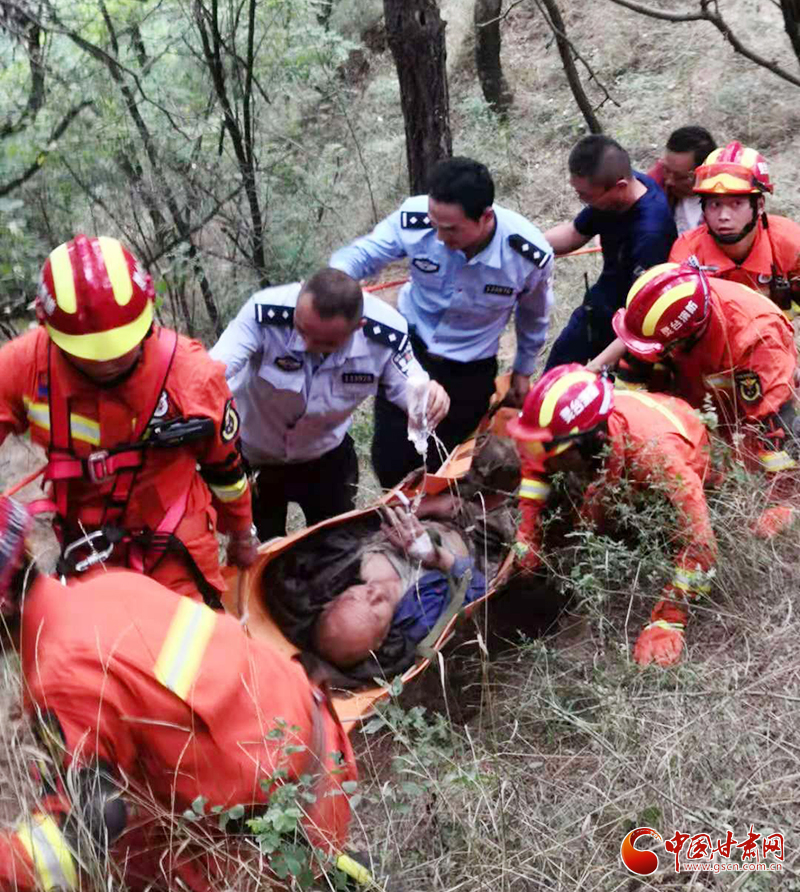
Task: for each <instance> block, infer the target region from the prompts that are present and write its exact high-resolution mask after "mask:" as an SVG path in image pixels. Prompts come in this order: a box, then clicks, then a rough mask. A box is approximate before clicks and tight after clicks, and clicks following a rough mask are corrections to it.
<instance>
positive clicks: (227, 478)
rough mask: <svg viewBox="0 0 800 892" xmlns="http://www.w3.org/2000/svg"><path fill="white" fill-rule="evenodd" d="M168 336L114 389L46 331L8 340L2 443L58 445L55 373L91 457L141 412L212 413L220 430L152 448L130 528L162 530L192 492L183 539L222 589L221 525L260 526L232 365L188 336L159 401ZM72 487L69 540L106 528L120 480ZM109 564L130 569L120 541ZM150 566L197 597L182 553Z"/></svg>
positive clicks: (165, 417)
mask: <svg viewBox="0 0 800 892" xmlns="http://www.w3.org/2000/svg"><path fill="white" fill-rule="evenodd" d="M162 332H163V330H162V329H160V328H159V327H155V328H154V329H153V332H152V334H151V335H150V336H149V337H148V338H146V339H145V340H144V342H143V354H142V356H141V358H140V359H139V362H138V364H137V365H136V367H135V368H134V370H133V372H132V373H131V374H130V375H129V376H128V377H127V378H125V379H124V380H123V381H122V382H121V383H120V384H118V385H116V386H112V387H102V386H100V385H98V384H96V383H94V382H92V381H91V380H90V379H89V378H88V377H86V376H84V375H83V374H81V373H80V372H79V371H77V370H76V369H75V368H74V367H73V366H72V365H70V363H69V362H68V361H67V360H66V359H65V358H64V356H63V354H62V353H61V351H60V350H58V349H57V348H55V346H52V347H51V345H50V341H49V339H48V336H47V332H46V331H45V329H44V328H37V329H34V330H32V331H30V332H27V333H26V334H24V335H22V336H20V337H18V338H15V339H14V340H13V341H11V342H10V343H8V344H6V345H5V346H4V347H3V348H2V349H0V442H2V441H3V440H5V438H6V436H7V435H8V434H9V433H12V432H13V433H16V434H22V433H24V432H25V431H26V430H30V432H31V438H32V440H33V441H34V442H35V443H38V444H39V445H40V446H42V447H43V448H44V449H45V450H48V449H49V448H50V446H51V432H50V406H49V401H48V400H49V390H50V388H49V376H50V375H51V374H52V375H57V376H59V377H58V380H59V382H60V384H61V388H62V389H63V391H64V393H65V395H66V397H67V399H68V409H69V417H70V434H71V443H72V452H73V453H74V455H75V456H77V457H79V458H82V459H86V458H87V457H88V456H89V455H91V454H92V453H95V452H97V451H98V450H113V449H114V447H119V446H122V445H125V444H127V443H129V442H130V438H131V433H132V429H133V426H134V424H135V423H136V419H137V417H138V416H140V415H141V414H142V413H143V412H148V411H150V408H151V407H152V406H153V405H156V408H155V412H154V416H153V419H152V422H151V423H156V422H157V423H163V422H165V421H169V420H170V419H174V418H180V417H201V416H202V417H205V418H209V419H211V420H212V422H213V424H214V435H213V436H208V437H204V438H203V439H201V440H196V441H195V442H192V443H187V444H185V445H183V446H177V447H174V448H157V447H148V448H147V449H146V450H145V453H144V455H145V459H144V464H143V466H142V467H141V468H140V469H139V470H138V471H137V472H136V477H135V480H134V484H133V489H132V491H131V494H130V498H129V500H128V504H127V507H126V508H125V511H124V515H123V518H122V525H123V526H124V528H125V529H126V530H128V531H131V532H134V531H135V532H138V531H141V530H156V529H158V526H159V524H160V523H161V522H162V520H163V518H164V517H165V515H166V513H167V511H168V510H169V508H170V507H171V506H173V505H174V504H176V503H177V502H178V501H179V500H180V499H181V498H184V497H186V499H187V501H186V508H185V511H184V513H183V517H182V519H181V520H180V522H179V524H178V526H177V528H176V529H175V535H176V536H177V538H178V539H180V540H181V541H182V542H183V543H184V545H186V547H187V548H188V550H189V552H190V554H191V555H192V557H193V558H194V561H195V563H196V564H197V566H198V568H199V570H200V571H201V572H202V574H203V575H204V576H205V579H206V580H207V582H208V583H210V585H211V586H212V587H213V588H215V589H217V590H218V591H220V592H221V591H224V590H225V584H224V582H223V580H222V577H221V574H220V570H219V557H218V544H217V540H216V536H215V529H216V528H217V525H218V526H219V529H220V531H221V532H224V533H230V532H234V531H241V530H245V529H248V528H249V526H250V524H251V522H252V519H251V507H250V493H249V488H248V485H247V478H246V475H245V473H244V471H243V469H242V464H241V459H240V456H239V451H238V428H239V422H238V416H237V414H236V410H235V407H234V405H233V402H232V397H231V394H230V391H229V389H228V386H227V383H226V381H225V374H224V368H223V366H222V365H221V364H220V363H218V362H215V361H214V360H212V359H211V358H210V357H209V356H208V354H207V353H206V351H205V349H204V348H203V346H202V345H201V344H200V343H199V342H197V341H191V340H189V339H188V338H184V337H182V336H179V337H178V343H177V348H176V351H175V355H174V358H173V361H172V365H171V367H170V370H169V374H168V375H167V378H166V383H165V386H164V389H163V391H162V393H161V394H160V396H159V399H158V403H157V404H155V402H154V399H153V395H154V393H155V391H156V389H157V388H158V387H159V386H160V384H161V381H158V380H156V376H157V375H158V374H159V372H158V362H156V361H155V351H156V350H157V349H158V345H157V341H158V339H159V338H160V337H161V336H162ZM49 365H50V366H51V367H49ZM198 465H199V471H200V473H199V474H198ZM204 481H205V482H204ZM67 485H68V487H69V490H68V503H67V504H68V508H67V516H66V517H65V518H60V519H59V523H60V526H61V528H62V533H63V537H64V544H65V545H66V544H69V542H70V541H71V540H73V539H75V538H77V537H79V536H80V535H82V533H81V525H82V526H83V528H84V529H86V530H93V529H97V528H98V527H100V526H102V524H103V522H104V514H105V504H106V500H107V498H108V496H109V494H110V493H111V491H112V489H113V486H114V477H109V478H107V479H106V480H101V481H100V482H98V483H93V482H92V481H91V480H90V479H88V477H87V476H84V477H83V478H82V479H72V480H70V481H69V482H68V484H67ZM209 488H210V489H209ZM146 557H147V556H146ZM108 562H109V563H110V564H112V565H113V564H116V565H122V566H126V565H127V564H128V548H127V547H126V545H124V544H120V545H118V546H117V547H116V548H115V549H114V552H113V554H112V555H111V557H110V558H109V561H108ZM154 564H155V566H153V565H154ZM144 569H145V571H146V572H147V573H148V574H149V575H152V576H154V578H156V579H158V580H159V581H161V582H162V583H163V584H164V585H166V586H168V587H170V588H172V589H173V590H174V591H178V592H180V593H182V594H189V595H192V596H194V597H198V591H197V587H196V583H195V581H194V579H193V578H192V575H191V573H190V572H189V570H188V568H187V566H186V561H185V560H183V559H182V558H181V557H180V556H179V555H173V554H166V555H158V554H155V555H151V556H150V560H149V562H148V561H147V560H145V565H144Z"/></svg>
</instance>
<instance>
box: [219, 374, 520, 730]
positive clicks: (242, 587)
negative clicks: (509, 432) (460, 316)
mask: <svg viewBox="0 0 800 892" xmlns="http://www.w3.org/2000/svg"><path fill="white" fill-rule="evenodd" d="M508 381H509V378H508V376H505V377H503V378H500V379H498V390H499V391H500V392H499V393H497V394H495V401H496V402H495V405H499V400H500V399H501V398H502V397H501V396H500V394H501V393H504V392H505V390H506V389H507V388H508ZM514 415H516V410H514V409H507V408H502V409H494V408H493V409H490V411H489V413H488V414H487V416H486V418H485V419H484V421H483V422H482V423H481V425H480V427H479V429H478V431H477V432H476V437H477V434H479V433H484V432H491V433H494V434H498V435H499V436H504V435H505V426H506V423H507V422H508V420H509V419H510V418H511V417H513V416H514ZM476 437H473V438H472V439H470V440H467V441H466V442H464V443H462V444H461V445H460V446H458V447H456V448H455V449H454V450H453V452H452V453H451V454H450V456H449V458H448V459H447V461H446V462H445V463H444V464H443V465H442V467H441V468H440V469H439V471H438V472H437V473H436V474H427V475H426V476H425V477H424V478H423V480H422V483H421V484H419V485H418V486H407V485H406V484H405V483H401V484H400V485H399V486H398V487H396V488H395V489H393V490H391V491H390V492H388V493H386V494H385V495H384V496H383V497H382V498H380V499H378V500H377V501H376V502H375V503H374V504H373V505H371V506H370V507H368V508H364V509H360V510H357V511H350V512H348V513H347V514H341V515H339V516H338V517H333V518H331V519H330V520H325V521H322V522H321V523H318V524H316V525H315V526H313V527H307V528H305V529H302V530H298V531H297V532H295V533H291V534H290V535H288V536H285V537H284V538H281V539H275V540H273V541H272V542H267V543H265V544H263V545H262V546H261V547H260V548H259V557H258V558H257V560H256V562H255V563H254V564H253V565H252V566H251V567H248V568H247V570H245V571H243V572H239V571H237V570H236V569H235V568H233V567H230V568H228V567H224V568H223V575H224V576H225V577H226V580H227V581H228V583H229V588H228V591H227V593H226V594H225V595H224V596H223V599H222V600H223V603H224V604H225V607H226V609H227V610H229V611H230V612H231V613H234V614H237V613H240V614H241V611H242V610H244V611H245V612H246V614H247V630H248V632H249V634H251V635H252V636H253V637H254V638H258V639H260V640H261V641H266V642H268V643H269V644H270V645H271V646H272V647H274V648H276V649H277V650H280V651H281V652H283V653H285V654H288V655H294V654H296V653H297V652H298V650H297V648H296V647H295V646H294V645H293V644H292V643H291V642H289V641H288V640H287V639H286V638H285V637H284V635H283V633H282V632H281V630H280V629H279V628H278V626H277V624H276V623H275V621H274V620H273V618H272V615H271V614H270V610H269V592H265V591H264V590H263V589H264V587H263V586H262V584H261V578H262V576H263V574H264V570H265V568H266V567H267V565H268V564H269V562H270V561H271V560H273V558H275V557H276V556H277V555H279V554H281V553H282V552H284V551H286V550H287V549H289V548H291V547H292V546H293V545H294V544H295V543H296V542H298V541H299V540H301V539H303V538H304V537H305V536H308V535H310V534H311V533H313V532H316V531H317V530H321V529H325V528H328V527H333V526H336V525H338V524H341V523H344V522H346V521H348V520H350V519H352V518H356V517H363V516H364V515H366V514H369V513H370V512H371V511H374V510H375V508H376V507H377V506H378V505H391V504H400V502H401V499H400V497H399V496H398V494H397V493H398V490H399V491H401V492H402V493H403V495H405V496H406V498H408V499H409V500H411V499H413V498H414V496H416V495H417V494H418V492H419V491H420V490H422V492H423V493H424V494H426V495H437V494H438V493H441V492H444V491H446V490H449V489H452V488H453V487H454V486H455V484H456V482H457V481H458V480H460V479H461V478H463V477H464V476H465V475H466V473H467V471H469V469H470V466H471V465H472V456H473V453H474V450H475V444H476ZM512 564H513V557H512V555H511V553H510V549H509V553H508V554H507V555H506V557H505V559H504V560H503V561H502V563H501V565H500V568H499V569H498V571H497V573H496V574H495V576H494V578H493V579H492V580H490V581H487V582H488V587H487V591H486V594H485V595H484V596H483V597H481V598H479V599H477V600H475V601H473V602H472V603H470V604H469V605H466V606H465V607H464V609H463V610H462V611H461V612H460V613H459V614H457V615H456V616H454V617H453V618H452V619H451V620H450V622H449V623H448V624H447V625H446V626H445V627H444V629H443V630H442V632H441V634H440V635H439V637H438V639H437V640H436V642H435V643H434V644H433V650H434V652H436V653H438V652H439V651H441V649H442V648H443V647H444V645H445V644H446V643H447V641H448V640H449V638H450V637H451V635H452V633H453V629H454V627H455V625H456V623H457V622H458V620H459V617H460V616H462V615H469V613H471V612H472V611H473V610H474V609H475V607H476V605H478V604H481V603H482V602H483V601H485V600H486V599H487V598H489V597H491V596H492V595H493V594H494V592H495V591H497V589H498V588H499V587H500V585H501V584H502V583H503V582H504V581H505V580H506V579H507V578H508V575H509V573H510V572H511V567H512ZM429 664H430V660H429V659H426V658H422V657H419V658H418V659H417V662H416V663H415V664H414V665H413V666H411V668H409V669H408V670H406V672H405V673H404V674H403V676H402V681H403V683H404V684H406V683H408V682H410V681H411V680H412V679H414V678H416V677H417V676H418V675H419V674H420V673H422V672H424V671H425V669H427V667H428V665H429ZM387 694H388V687H381V686H377V685H376V686H374V687H372V688H368V689H365V690H361V691H355V692H345V691H342V692H338V691H337V692H334V696H333V703H334V707H335V709H336V712H337V714H338V716H339V719H340V720H341V722H342V724H343V725H344V726H345V728H346V730H347V731H348V732H350V731H351V730H352V729H353V728H354V727H355V725H356V724H358V722H360V721H361V719H364V718H366V717H367V716H369V715H370V714H371V713H372V711H373V707H374V705H375V703H376V701H378V700H380V699H381V698H382V697H385V696H387Z"/></svg>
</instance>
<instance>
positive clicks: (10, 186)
mask: <svg viewBox="0 0 800 892" xmlns="http://www.w3.org/2000/svg"><path fill="white" fill-rule="evenodd" d="M90 105H94V102H93V101H92V100H91V99H86V100H84V101H83V102H81V103H80V104H78V105H75V106H73V107H72V108H71V109H70V110H69V111H68V112H67V113H66V114H65V115H64V117H63V118H62V119H61V121H59V123H58V125H57V126H56V127H55V128H54V129H53V131H52V133H51V134H50V139H49V140H48V141H47V148H46V149H42V150H41V152H39V153H38V155H37V156H36V160H35V161H34V162H33V164H31V166H30V167H29V168H28V169H27V170H26V171H25V172H24V173H22V174H20V176H18V177H17V178H16V179H13V180H11V181H10V182H8V183H6V184H5V185H2V186H0V198H1V197H2V196H4V195H8V193H9V192H13V191H14V189H17V188H19V187H20V186H21V185H22V184H23V183H26V182H27V181H28V180H29V179H30V178H31V177H32V176H34V175H35V174H36V173H38V172H39V171H40V170H41V169H42V165H43V164H44V162H45V161H46V160H47V156H48V155H49V154H50V152H52V151H53V149H54V148H55V144H56V143H57V142H58V140H59V138H60V137H61V136H62V135H63V133H64V131H65V130H66V129H67V127H69V125H70V124H71V123H72V122H73V121H74V120H75V118H77V117H78V115H79V114H80V113H81V112H82V111H83V110H84V109H85V108H88V107H89V106H90Z"/></svg>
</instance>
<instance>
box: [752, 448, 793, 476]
mask: <svg viewBox="0 0 800 892" xmlns="http://www.w3.org/2000/svg"><path fill="white" fill-rule="evenodd" d="M758 460H759V462H760V463H761V465H762V466H763V468H764V470H765V471H767V472H769V473H770V474H775V473H777V472H778V471H790V470H792V469H793V468H796V467H797V462H796V461H795V460H794V459H793V458H792V457H791V456H790V455H789V453H788V452H784V451H783V450H781V451H780V452H759V454H758Z"/></svg>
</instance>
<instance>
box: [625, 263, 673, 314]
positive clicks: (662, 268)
mask: <svg viewBox="0 0 800 892" xmlns="http://www.w3.org/2000/svg"><path fill="white" fill-rule="evenodd" d="M677 268H678V264H677V263H657V264H656V265H655V266H651V267H650V269H649V270H647V272H645V273H642V274H641V276H639V278H638V279H637V280H636V281H635V282H634V283H633V285H632V286H631V289H630V291H629V292H628V298H627V300H626V301H625V306H626V307H629V306H630V305H631V301H632V300H633V299H634V297H636V295H637V294H638V293H639V292H640V291H641V290H642V288H644V286H645V285H646V284H647V283H648V282H650V281H651V280H652V279H655V277H656V276H660V275H661V273H665V272H666V271H667V270H670V269H677Z"/></svg>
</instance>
